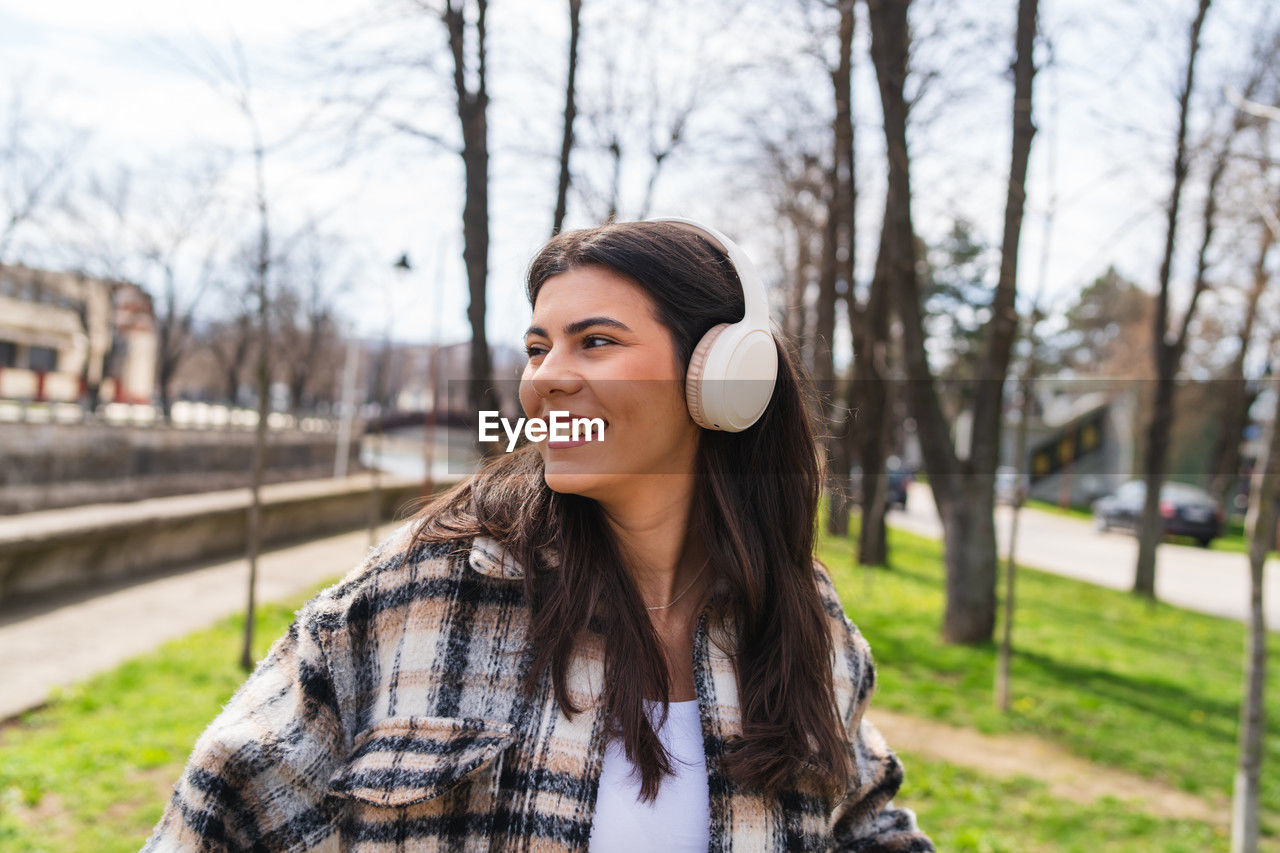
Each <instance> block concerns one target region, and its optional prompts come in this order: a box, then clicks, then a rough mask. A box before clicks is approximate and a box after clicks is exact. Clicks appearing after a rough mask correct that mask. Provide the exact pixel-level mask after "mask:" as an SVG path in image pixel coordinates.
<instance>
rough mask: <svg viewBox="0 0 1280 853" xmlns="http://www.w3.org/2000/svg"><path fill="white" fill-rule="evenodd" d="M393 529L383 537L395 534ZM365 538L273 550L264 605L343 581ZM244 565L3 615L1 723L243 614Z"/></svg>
mask: <svg viewBox="0 0 1280 853" xmlns="http://www.w3.org/2000/svg"><path fill="white" fill-rule="evenodd" d="M392 529H393V528H392V526H391V525H386V526H384V527H383V528H381V529H380V530H379V533H378V536H379V538H381V537H383V536H386V535H387V534H389V533H390V532H391V530H392ZM368 549H369V532H368V530H360V531H357V532H354V533H345V534H342V535H340V536H332V537H328V538H325V539H318V540H315V541H312V542H307V543H305V544H302V545H296V546H294V547H290V548H283V549H280V550H277V551H269V552H267V553H266V554H264V555H263V556H262V557H261V558H260V559H259V561H258V584H257V600H258V601H260V602H264V601H274V600H279V599H284V598H289V597H291V596H294V595H296V594H298V593H301V592H304V591H306V590H308V589H311V588H313V587H315V586H316V585H317V584H319V583H321V582H323V581H325V580H329V579H334V578H338V577H341V576H342V575H345V574H346V573H347V572H349V571H350V570H351V569H353V568H355V566H356V565H358V564H359V563H360V561H361V560H363V558H364V557H365V555H366V554H367V553H368ZM248 573H249V564H248V561H247V560H245V559H243V558H242V559H237V560H231V561H228V562H223V563H218V564H215V565H209V566H206V567H204V568H197V569H191V570H185V571H182V572H179V573H176V574H171V575H167V576H164V577H159V578H154V579H147V580H143V581H141V582H135V583H131V584H129V585H118V586H115V587H113V588H110V589H108V590H105V591H103V590H95V591H94V592H93V594H91V595H84V596H79V597H78V599H72V598H68V597H61V598H58V599H56V600H51V601H49V602H45V603H32V604H28V605H26V606H24V607H22V608H21V609H14V610H9V611H6V612H5V613H4V614H2V615H0V650H3V652H2V653H0V685H4V686H3V688H2V689H0V720H4V719H8V718H10V717H12V716H14V715H15V714H18V713H21V712H22V711H25V710H27V709H29V708H33V707H35V706H37V705H39V704H41V703H42V702H44V701H45V699H46V697H48V695H49V693H50V691H52V690H53V689H54V688H55V687H59V686H63V685H70V684H74V683H76V682H78V681H82V680H83V679H85V678H88V677H89V676H91V675H94V674H95V673H98V672H102V671H104V670H108V669H111V668H112V667H114V666H117V665H119V664H121V663H123V662H124V661H126V660H128V659H129V658H132V657H135V656H136V655H140V654H142V653H144V652H148V651H150V650H152V649H154V648H155V647H156V646H158V645H160V644H161V643H163V642H165V641H166V640H171V639H174V638H176V637H181V636H183V635H185V634H189V633H191V632H192V631H195V630H197V629H199V628H203V627H206V626H208V625H211V624H213V623H214V622H217V621H218V620H219V619H222V618H223V617H225V616H229V615H231V614H232V613H236V612H243V610H244V606H245V584H246V582H247V580H248V576H249V574H248Z"/></svg>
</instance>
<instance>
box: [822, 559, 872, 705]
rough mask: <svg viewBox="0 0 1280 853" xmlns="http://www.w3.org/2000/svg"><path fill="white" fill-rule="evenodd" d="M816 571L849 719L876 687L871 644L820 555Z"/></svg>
mask: <svg viewBox="0 0 1280 853" xmlns="http://www.w3.org/2000/svg"><path fill="white" fill-rule="evenodd" d="M813 574H814V580H815V582H816V583H817V586H818V593H819V595H820V596H821V599H822V606H823V609H824V610H825V611H826V613H827V619H828V625H829V627H830V628H831V633H832V642H831V645H832V651H833V657H834V661H833V676H834V685H835V688H836V695H837V697H838V699H839V702H840V710H841V712H842V714H843V715H844V718H845V720H846V722H847V721H848V720H850V719H851V718H852V716H853V714H854V712H855V711H856V710H857V709H858V708H859V707H862V706H865V705H866V703H867V702H868V701H869V700H870V697H871V694H872V692H873V691H874V690H875V682H876V668H875V661H874V659H873V657H872V654H871V646H870V644H869V643H868V642H867V640H866V638H865V637H864V636H863V635H862V632H861V631H859V630H858V626H857V625H855V624H854V622H853V620H851V619H850V618H849V616H848V614H847V613H846V611H845V607H844V603H843V602H842V601H841V600H840V595H839V593H838V592H837V591H836V586H835V582H834V581H833V580H832V578H831V571H830V569H828V568H827V566H826V564H825V563H823V562H822V561H821V560H819V559H818V558H817V557H814V558H813Z"/></svg>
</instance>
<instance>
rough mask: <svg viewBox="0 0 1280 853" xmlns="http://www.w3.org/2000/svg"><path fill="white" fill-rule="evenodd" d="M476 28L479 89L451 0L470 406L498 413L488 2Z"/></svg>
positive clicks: (481, 3) (483, 447)
mask: <svg viewBox="0 0 1280 853" xmlns="http://www.w3.org/2000/svg"><path fill="white" fill-rule="evenodd" d="M476 5H477V13H476V22H475V31H476V50H475V57H476V60H475V61H476V88H475V90H474V91H472V90H471V89H469V88H468V86H467V74H466V72H467V52H466V47H465V45H466V30H467V22H466V18H465V16H464V15H463V7H462V6H458V7H455V6H454V5H453V0H446V2H445V10H444V15H443V17H444V21H445V25H446V26H447V28H448V31H449V47H450V50H451V51H452V53H453V82H454V92H455V95H456V96H457V106H458V120H459V121H460V122H461V125H462V166H463V172H464V174H465V185H466V198H465V200H464V202H463V207H462V244H463V245H462V259H463V262H464V265H465V266H466V269H467V288H468V291H469V293H470V302H469V303H468V304H467V321H468V322H469V324H470V326H471V353H470V359H469V374H470V375H469V377H468V379H469V381H468V383H467V386H468V390H469V397H470V400H469V402H470V404H471V405H472V407H473V408H475V409H477V410H488V411H496V410H497V409H498V402H497V396H496V393H495V391H494V388H493V363H492V360H491V357H490V354H489V339H488V335H487V333H486V332H485V324H484V320H485V314H486V313H487V308H486V299H487V288H488V279H489V130H488V108H489V94H488V90H487V88H486V80H485V63H486V54H485V51H486V45H485V15H486V12H487V11H488V2H487V0H478V2H477V4H476ZM476 447H477V449H478V450H479V451H480V453H481V455H482V457H487V456H490V455H492V454H494V453H499V452H501V450H500V448H499V446H498V443H497V442H481V441H477V442H476Z"/></svg>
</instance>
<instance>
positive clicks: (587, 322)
mask: <svg viewBox="0 0 1280 853" xmlns="http://www.w3.org/2000/svg"><path fill="white" fill-rule="evenodd" d="M592 326H607V327H608V328H610V329H618V330H619V331H623V332H629V331H631V327H630V326H628V325H627V324H625V323H623V322H620V321H618V320H615V319H613V318H612V317H587V318H586V319H583V320H575V321H573V322H572V323H570V324H569V325H567V326H565V327H564V333H565V334H566V335H576V334H578V333H579V332H584V331H586V330H587V329H589V328H591V327H592ZM524 335H525V337H528V336H529V335H541V336H542V337H544V338H545V337H547V330H546V329H544V328H543V327H542V326H530V327H529V328H528V329H525V332H524Z"/></svg>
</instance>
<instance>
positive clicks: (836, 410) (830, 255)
mask: <svg viewBox="0 0 1280 853" xmlns="http://www.w3.org/2000/svg"><path fill="white" fill-rule="evenodd" d="M838 8H839V12H840V26H839V30H838V34H839V42H840V44H839V60H838V61H837V63H836V67H835V69H834V70H833V71H832V72H831V83H832V90H833V92H834V95H835V119H834V121H833V122H832V140H833V151H832V171H831V188H830V190H831V195H830V202H829V204H828V206H827V232H826V240H827V244H828V245H827V246H824V247H823V280H822V288H823V292H822V297H821V302H820V307H819V330H820V334H822V335H823V336H824V337H825V339H826V346H825V348H824V350H823V351H822V357H823V362H822V365H823V367H822V369H823V377H822V378H823V382H822V383H821V387H822V389H823V392H824V394H827V395H829V396H830V400H831V407H830V409H829V410H828V411H829V413H830V417H829V420H828V423H829V424H830V430H831V437H830V440H829V442H828V444H827V458H828V461H829V463H830V464H829V469H828V480H827V481H828V484H829V494H830V496H831V497H830V500H831V505H830V511H829V513H828V514H827V532H828V533H830V534H832V535H834V536H847V535H848V533H849V504H850V500H851V498H852V496H853V495H852V490H851V489H850V482H849V468H850V454H849V449H850V446H851V444H852V442H851V441H850V431H851V430H852V428H853V427H852V424H851V421H852V399H851V398H850V397H849V396H848V395H847V394H845V395H844V401H845V406H844V407H843V408H841V407H840V406H839V404H838V400H839V398H840V396H841V395H839V394H837V393H836V390H837V389H836V377H835V353H834V349H835V324H836V302H837V300H838V298H839V295H840V286H841V284H843V286H844V298H845V300H846V303H847V305H848V306H849V314H850V316H851V317H856V315H857V314H858V310H857V301H856V298H855V296H854V292H853V267H854V242H853V212H854V196H853V194H854V191H855V188H854V184H853V165H854V153H853V85H852V76H853V34H854V3H853V0H840V2H839V6H838ZM855 355H856V353H855ZM852 384H853V366H852V365H850V373H849V381H848V385H849V386H850V387H852ZM868 473H869V472H867V471H865V470H864V471H863V476H864V477H865V476H866V475H867V474H868ZM877 473H878V472H877Z"/></svg>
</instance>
